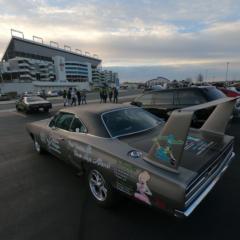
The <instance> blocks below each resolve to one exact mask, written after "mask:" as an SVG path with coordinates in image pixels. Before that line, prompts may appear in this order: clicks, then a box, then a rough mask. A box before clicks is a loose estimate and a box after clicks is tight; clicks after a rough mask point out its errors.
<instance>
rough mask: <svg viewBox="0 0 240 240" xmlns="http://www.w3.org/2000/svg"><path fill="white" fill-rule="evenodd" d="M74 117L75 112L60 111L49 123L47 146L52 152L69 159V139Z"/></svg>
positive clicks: (66, 159) (61, 157)
mask: <svg viewBox="0 0 240 240" xmlns="http://www.w3.org/2000/svg"><path fill="white" fill-rule="evenodd" d="M73 119H74V114H72V113H67V112H60V113H59V114H58V115H57V116H56V117H55V118H53V120H52V121H51V122H50V124H49V131H48V133H47V148H48V151H49V152H50V153H52V154H53V155H55V156H56V157H58V158H59V159H62V160H64V161H68V152H67V139H68V137H69V134H71V133H70V126H71V123H72V121H73Z"/></svg>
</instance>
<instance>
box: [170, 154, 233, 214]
mask: <svg viewBox="0 0 240 240" xmlns="http://www.w3.org/2000/svg"><path fill="white" fill-rule="evenodd" d="M234 156H235V153H234V152H232V153H231V155H230V157H229V156H227V157H226V158H225V160H224V161H223V163H222V164H221V165H220V167H219V171H218V174H217V175H216V176H215V177H214V179H213V180H211V182H210V183H209V184H208V186H207V187H206V188H205V189H204V190H203V191H202V192H201V193H200V195H199V196H198V197H197V198H196V199H195V200H194V201H193V202H192V204H191V205H190V206H188V208H186V209H184V210H175V211H174V215H175V216H176V217H180V218H183V217H188V216H189V215H190V214H191V213H192V212H193V211H194V209H195V208H196V207H197V206H198V205H199V204H200V203H201V202H202V200H203V199H204V198H205V197H206V196H207V195H208V193H209V192H210V191H211V190H212V189H213V187H214V186H215V184H216V183H217V182H218V180H219V179H220V178H221V176H222V175H223V173H224V172H225V171H226V170H227V168H228V167H229V165H230V163H231V161H232V160H233V158H234Z"/></svg>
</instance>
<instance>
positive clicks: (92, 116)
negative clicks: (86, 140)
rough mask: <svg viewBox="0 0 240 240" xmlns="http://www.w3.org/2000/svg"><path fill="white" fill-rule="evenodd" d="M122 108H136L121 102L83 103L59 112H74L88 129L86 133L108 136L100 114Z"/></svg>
mask: <svg viewBox="0 0 240 240" xmlns="http://www.w3.org/2000/svg"><path fill="white" fill-rule="evenodd" d="M123 108H136V107H134V106H131V105H129V106H127V107H126V105H123V104H100V103H98V104H85V105H80V106H78V107H71V108H64V109H61V110H60V112H67V113H72V114H75V115H76V116H78V117H79V119H80V120H81V121H82V122H83V123H84V125H85V126H86V127H87V129H88V133H89V134H92V135H95V136H99V137H107V138H109V137H110V136H109V134H108V132H107V130H106V128H105V126H104V125H103V122H102V119H101V115H102V114H103V113H105V112H109V111H114V110H118V109H123Z"/></svg>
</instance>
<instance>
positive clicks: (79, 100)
mask: <svg viewBox="0 0 240 240" xmlns="http://www.w3.org/2000/svg"><path fill="white" fill-rule="evenodd" d="M81 98H82V96H81V93H80V91H79V90H77V100H78V105H80V104H81Z"/></svg>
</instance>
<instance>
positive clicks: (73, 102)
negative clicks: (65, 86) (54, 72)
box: [71, 88, 77, 106]
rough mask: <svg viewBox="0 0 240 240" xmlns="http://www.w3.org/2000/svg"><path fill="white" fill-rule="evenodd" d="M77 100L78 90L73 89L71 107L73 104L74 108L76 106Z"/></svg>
mask: <svg viewBox="0 0 240 240" xmlns="http://www.w3.org/2000/svg"><path fill="white" fill-rule="evenodd" d="M76 98H77V95H76V88H73V89H72V91H71V99H72V103H71V106H72V105H73V104H74V106H76Z"/></svg>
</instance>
